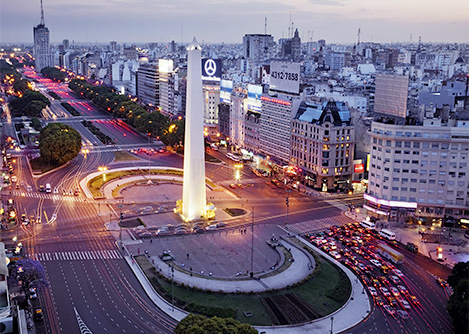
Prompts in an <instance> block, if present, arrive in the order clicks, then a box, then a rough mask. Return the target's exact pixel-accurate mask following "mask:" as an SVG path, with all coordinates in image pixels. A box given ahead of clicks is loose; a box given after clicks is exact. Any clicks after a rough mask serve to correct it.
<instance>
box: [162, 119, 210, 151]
mask: <svg viewBox="0 0 469 334" xmlns="http://www.w3.org/2000/svg"><path fill="white" fill-rule="evenodd" d="M184 124H185V122H184V120H180V121H175V122H173V123H168V125H167V126H166V128H165V129H164V130H163V131H162V136H161V141H162V142H163V143H165V144H166V145H169V146H177V145H179V143H184ZM200 135H201V136H202V134H200Z"/></svg>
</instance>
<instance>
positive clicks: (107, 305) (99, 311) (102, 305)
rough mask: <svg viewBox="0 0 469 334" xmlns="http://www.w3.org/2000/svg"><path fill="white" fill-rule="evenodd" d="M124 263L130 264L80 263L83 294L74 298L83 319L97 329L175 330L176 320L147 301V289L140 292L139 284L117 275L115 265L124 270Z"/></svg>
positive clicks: (91, 328)
mask: <svg viewBox="0 0 469 334" xmlns="http://www.w3.org/2000/svg"><path fill="white" fill-rule="evenodd" d="M121 264H122V265H125V266H127V264H126V263H125V261H124V260H101V261H97V260H96V261H81V263H79V264H78V265H77V269H76V270H75V273H76V280H77V286H78V290H79V294H80V295H81V296H79V298H75V299H74V301H75V305H76V307H77V310H78V312H79V313H80V316H81V318H82V320H83V321H84V322H85V324H86V325H87V326H88V328H89V329H90V330H91V331H93V332H97V331H99V330H104V331H107V332H110V333H118V332H123V331H124V330H125V331H126V332H130V333H152V332H153V333H155V332H162V333H171V332H172V330H173V329H174V322H172V321H171V322H169V321H168V320H169V319H167V316H166V315H165V314H160V311H159V310H157V309H156V308H155V307H154V306H153V305H152V303H151V301H149V300H145V299H146V298H145V292H144V291H138V287H139V283H138V282H131V281H130V280H129V281H127V282H126V278H125V277H124V279H122V277H118V276H117V275H116V272H115V269H114V268H119V269H120V268H121ZM127 267H128V266H127ZM123 274H124V275H125V273H123ZM127 275H130V277H132V276H133V274H132V273H127ZM119 276H120V275H119ZM127 284H129V285H127ZM134 285H136V286H134ZM140 296H142V297H140Z"/></svg>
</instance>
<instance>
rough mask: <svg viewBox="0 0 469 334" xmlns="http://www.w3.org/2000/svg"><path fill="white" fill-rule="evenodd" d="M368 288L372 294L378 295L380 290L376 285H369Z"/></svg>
mask: <svg viewBox="0 0 469 334" xmlns="http://www.w3.org/2000/svg"><path fill="white" fill-rule="evenodd" d="M368 290H369V291H370V294H371V295H372V296H377V295H378V291H376V289H375V288H374V287H372V286H369V287H368Z"/></svg>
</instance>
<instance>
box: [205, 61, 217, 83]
mask: <svg viewBox="0 0 469 334" xmlns="http://www.w3.org/2000/svg"><path fill="white" fill-rule="evenodd" d="M202 80H211V81H220V80H221V60H220V59H211V58H204V59H202Z"/></svg>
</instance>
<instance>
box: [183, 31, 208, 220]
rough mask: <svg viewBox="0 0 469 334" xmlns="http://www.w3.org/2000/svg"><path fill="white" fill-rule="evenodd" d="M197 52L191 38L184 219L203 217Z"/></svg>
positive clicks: (203, 178) (199, 85) (203, 173)
mask: <svg viewBox="0 0 469 334" xmlns="http://www.w3.org/2000/svg"><path fill="white" fill-rule="evenodd" d="M201 55H202V48H201V47H200V45H199V44H198V43H197V41H196V39H195V37H194V39H193V41H192V43H191V44H190V45H189V47H188V48H187V102H186V129H185V138H184V184H183V189H182V215H183V216H184V219H185V220H186V221H193V220H197V219H203V218H206V217H207V213H206V206H207V202H206V192H205V148H204V123H203V121H204V118H203V110H204V102H203V98H202V58H201Z"/></svg>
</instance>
